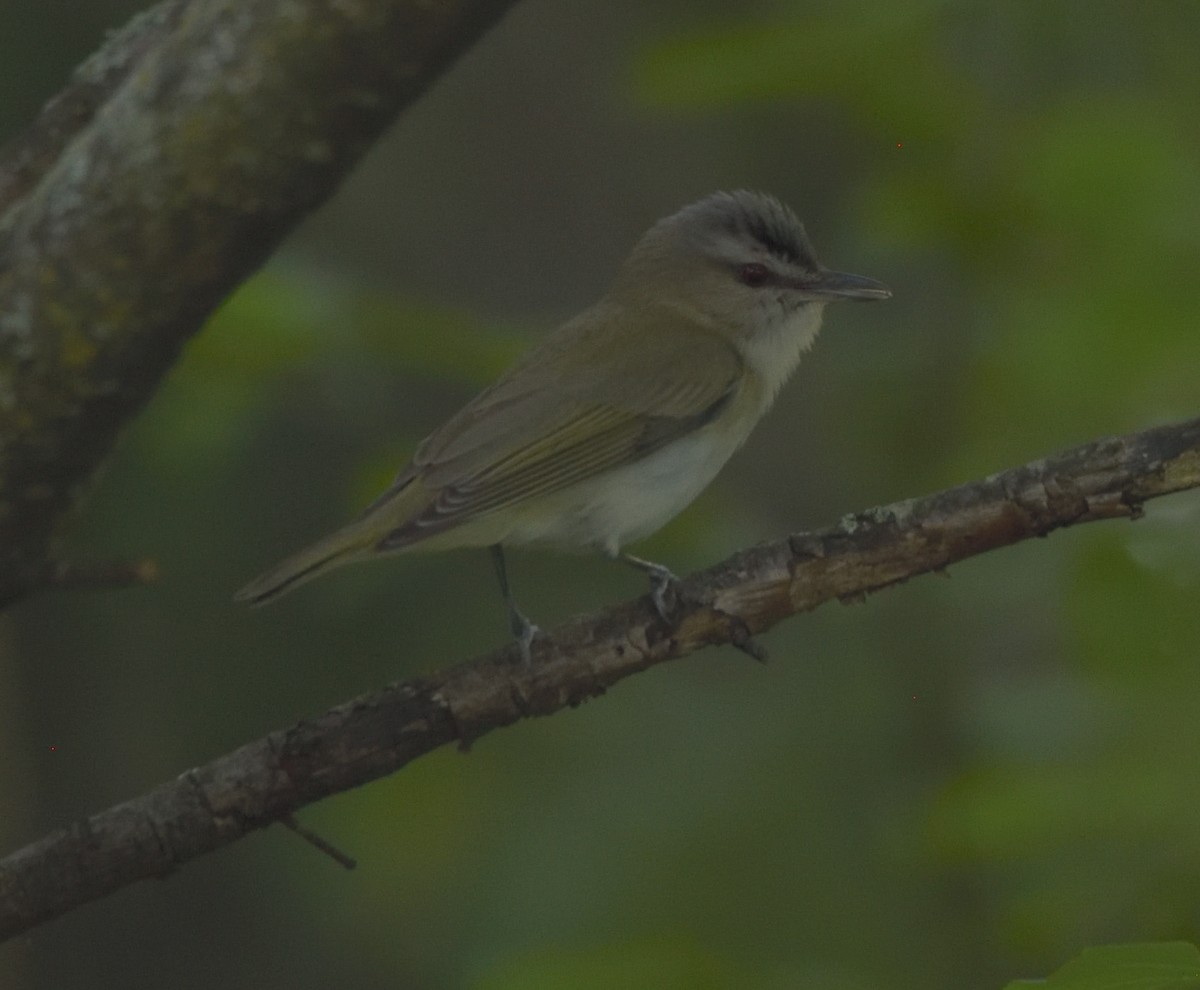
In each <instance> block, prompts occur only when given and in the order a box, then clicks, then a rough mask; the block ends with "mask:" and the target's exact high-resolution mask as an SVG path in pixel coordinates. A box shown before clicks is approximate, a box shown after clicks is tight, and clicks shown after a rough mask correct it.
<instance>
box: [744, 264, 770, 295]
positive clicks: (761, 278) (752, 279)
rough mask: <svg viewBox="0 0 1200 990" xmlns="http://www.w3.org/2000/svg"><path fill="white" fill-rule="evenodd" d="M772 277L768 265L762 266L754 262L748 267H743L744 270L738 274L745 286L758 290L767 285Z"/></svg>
mask: <svg viewBox="0 0 1200 990" xmlns="http://www.w3.org/2000/svg"><path fill="white" fill-rule="evenodd" d="M770 277H771V272H770V270H769V269H768V268H767V266H766V265H760V264H758V262H755V261H752V262H750V264H748V265H742V270H741V271H740V272H738V278H740V279H741V280H742V284H743V285H748V286H750V288H752V289H757V288H758V287H759V286H760V285H766V283H767V279H769V278H770Z"/></svg>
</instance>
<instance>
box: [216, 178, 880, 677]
mask: <svg viewBox="0 0 1200 990" xmlns="http://www.w3.org/2000/svg"><path fill="white" fill-rule="evenodd" d="M890 295H891V293H890V292H889V291H888V290H887V289H886V288H885V287H884V286H882V285H880V283H878V282H876V281H875V280H874V279H869V278H864V277H863V276H861V275H847V274H844V273H842V272H834V271H830V270H829V269H827V268H825V267H823V266H822V265H821V264H820V263H819V262H818V261H817V259H816V256H815V255H814V254H813V249H812V246H811V245H810V244H809V242H808V237H807V235H806V234H805V232H804V227H803V226H802V225H801V224H800V221H798V220H797V219H796V217H795V215H794V214H793V213H792V212H791V211H790V210H789V209H788V208H787V207H785V206H783V205H782V204H781V203H780V202H779V201H778V200H776V199H773V198H772V197H770V196H764V195H761V194H758V193H752V192H744V191H741V192H733V193H716V194H715V195H712V196H709V197H708V198H706V199H702V200H700V201H699V202H698V203H693V204H692V205H691V206H687V207H685V208H684V209H682V210H680V211H679V212H678V213H675V214H673V215H671V216H669V217H667V218H666V219H664V220H660V221H659V222H658V223H656V224H655V225H654V226H653V227H651V228H650V230H649V231H647V232H646V234H645V235H644V236H643V237H642V239H641V240H640V241H638V243H637V245H636V246H635V247H634V249H633V251H632V252H631V253H630V255H629V257H628V258H626V259H625V262H624V264H623V265H622V266H621V268H620V270H619V271H618V272H617V276H616V278H615V280H614V281H613V284H612V287H611V288H610V289H609V291H608V294H607V295H606V296H605V297H604V298H603V299H601V300H600V301H599V302H597V303H596V304H595V305H594V306H592V307H591V308H590V309H586V310H584V311H583V312H582V313H580V314H579V315H578V316H576V317H575V318H574V319H571V320H568V321H567V322H566V323H565V324H563V326H561V327H559V328H558V329H557V330H556V331H554V332H553V333H552V334H550V335H549V336H548V337H546V338H545V340H543V341H542V342H541V343H540V344H538V345H537V346H536V347H534V348H533V349H532V350H530V351H529V352H528V353H527V354H526V355H525V356H524V357H523V358H521V359H520V360H519V361H518V362H517V363H516V364H515V365H514V366H513V367H512V368H510V369H509V370H508V371H507V372H506V373H505V374H504V375H502V376H501V377H500V378H499V379H498V380H497V381H496V382H495V383H494V384H492V385H491V386H489V387H488V388H486V389H484V390H483V391H482V392H480V393H479V395H477V396H476V397H475V398H474V399H472V400H471V401H470V402H469V403H467V405H466V406H465V407H464V408H463V409H462V411H460V412H459V413H458V414H457V415H456V416H454V417H452V418H451V419H450V420H449V421H448V422H447V423H445V424H444V425H443V426H442V427H440V428H439V429H437V430H435V431H434V432H433V433H432V434H430V436H429V437H427V438H426V439H425V441H424V442H423V443H422V444H421V445H420V446H419V447H418V448H417V451H416V454H415V455H414V456H413V459H412V462H411V463H410V464H408V465H407V466H406V467H405V468H404V469H403V470H401V471H400V473H399V474H398V475H397V476H396V480H395V481H394V482H393V483H392V485H391V487H390V488H388V490H387V491H385V492H384V493H383V494H382V495H380V496H379V498H377V499H376V500H375V501H374V502H372V503H371V504H370V505H369V506H367V508H366V509H365V510H364V511H363V512H362V514H361V515H360V516H359V517H358V518H357V519H356V520H354V521H353V522H351V523H350V524H349V525H348V526H345V527H344V528H342V529H339V530H338V531H337V532H335V533H333V534H331V535H330V536H327V537H326V538H325V539H323V540H321V541H320V542H318V543H316V544H314V545H312V546H310V547H308V548H307V549H305V550H302V551H300V552H299V553H298V554H296V555H295V556H293V557H289V558H288V559H287V560H285V561H284V562H283V563H282V564H280V565H279V566H278V567H276V568H274V569H273V570H271V571H268V572H267V573H266V574H264V575H262V576H261V577H259V578H258V579H257V580H255V581H252V582H251V583H250V584H248V585H247V586H246V587H245V588H243V589H242V590H241V591H239V592H238V594H237V597H238V598H239V599H242V600H245V601H250V602H253V603H255V604H261V603H263V602H267V601H270V600H271V599H273V598H275V597H276V596H278V595H281V594H283V593H284V592H285V591H290V590H291V589H292V588H294V587H296V586H297V585H299V584H301V583H302V582H304V581H308V580H310V579H311V578H314V577H316V576H317V575H318V574H321V573H323V572H325V571H327V570H329V569H330V568H332V567H337V566H340V565H342V564H347V563H350V562H351V561H355V560H363V559H365V558H367V557H375V556H379V555H381V554H389V553H399V552H402V551H406V550H446V549H450V548H452V547H490V548H491V551H492V555H493V559H494V562H495V565H496V571H497V574H498V576H499V579H500V586H501V590H502V591H503V593H504V600H505V603H506V605H507V607H508V614H509V621H510V625H511V627H512V630H513V634H514V635H515V636H516V637H517V639H518V641H519V643H520V646H521V652H522V654H523V655H524V657H525V658H526V659H528V658H529V647H530V643H531V641H532V639H533V636H534V634H535V632H536V627H535V626H533V625H532V624H531V623H530V622H529V620H527V619H526V618H525V617H524V616H523V615H522V614H521V613H520V612H519V611H518V610H517V608H516V605H515V604H514V603H513V598H512V595H511V593H510V591H509V587H508V579H507V576H506V574H505V567H504V554H503V549H502V548H503V547H506V546H513V545H518V544H530V543H532V544H552V545H557V546H565V547H576V548H578V547H585V548H586V547H590V548H594V549H596V550H599V551H600V552H601V553H604V554H606V555H607V556H609V557H614V558H620V559H621V560H624V561H626V562H628V563H630V564H633V565H635V566H637V567H639V568H640V569H642V570H643V571H646V572H647V573H648V574H649V575H650V579H651V587H652V590H653V597H654V603H655V606H656V607H657V609H658V611H659V613H660V614H661V615H662V616H663V617H664V619H665V618H666V617H667V604H666V603H667V592H668V589H669V588H670V585H671V583H672V582H673V581H674V576H673V575H672V574H671V572H670V571H669V570H667V568H665V567H663V566H661V565H660V564H655V563H651V562H650V561H646V560H642V559H640V558H638V557H633V556H631V555H629V554H627V553H623V552H622V547H624V546H625V545H626V544H628V543H632V542H634V541H635V540H638V539H641V538H642V537H644V536H648V535H649V534H650V533H653V532H654V531H655V530H656V529H658V528H659V527H660V526H662V525H663V524H664V523H666V522H667V521H668V520H670V519H671V518H672V517H674V516H675V515H676V514H677V513H678V512H679V511H680V510H682V509H683V508H684V506H686V505H687V504H688V503H689V502H691V501H692V499H694V498H695V497H696V496H697V495H698V494H699V493H700V492H701V490H703V489H704V487H705V486H706V485H707V484H708V483H709V482H710V481H711V480H712V479H713V477H714V476H715V475H716V473H717V472H718V471H719V470H720V469H721V467H722V466H723V465H724V464H725V462H726V461H727V460H728V459H729V457H730V455H731V454H732V453H733V452H734V451H735V450H737V448H738V447H739V446H740V445H741V443H742V441H744V440H745V439H746V437H747V435H748V434H749V433H750V430H751V429H752V428H753V427H754V424H755V423H757V422H758V420H759V418H760V417H761V416H762V415H763V413H765V412H766V411H767V409H768V408H769V407H770V405H771V402H772V401H773V400H774V398H775V395H776V393H777V392H778V391H779V389H780V386H782V385H783V383H784V382H785V381H786V380H787V379H788V377H789V376H790V375H791V374H792V372H793V371H794V370H795V368H796V365H797V363H798V362H799V361H800V356H801V355H802V354H803V353H804V352H805V351H806V350H807V349H808V348H809V347H810V346H811V345H812V342H813V339H814V338H815V337H816V335H817V330H818V329H819V328H820V325H821V312H822V310H823V309H824V308H825V304H826V303H830V302H837V301H838V300H841V299H886V298H888V296H890Z"/></svg>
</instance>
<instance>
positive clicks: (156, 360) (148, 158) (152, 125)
mask: <svg viewBox="0 0 1200 990" xmlns="http://www.w3.org/2000/svg"><path fill="white" fill-rule="evenodd" d="M513 2H514V0H440V2H438V3H428V2H423V0H344V2H339V3H329V2H328V0H258V2H256V3H252V4H249V3H245V2H244V0H167V2H165V3H163V4H160V5H159V6H158V7H156V8H154V9H153V10H151V11H149V12H147V13H145V14H143V15H141V16H140V17H139V18H136V19H135V20H134V21H133V22H132V23H131V24H130V25H129V26H128V27H127V28H126V29H125V30H124V31H121V32H119V33H118V34H116V35H115V36H114V37H113V38H112V39H111V40H110V41H109V42H108V44H106V45H105V47H104V48H103V49H102V50H101V51H100V52H99V53H97V54H96V55H95V56H93V57H92V58H91V59H89V60H88V61H87V62H86V63H84V65H83V66H82V67H81V68H80V69H79V71H78V72H77V73H76V75H75V78H74V79H73V80H72V82H71V83H70V84H69V85H68V87H67V88H66V89H65V90H64V92H63V93H62V94H60V95H59V96H58V97H57V98H55V99H54V100H53V101H51V103H50V104H49V105H48V106H47V107H46V109H45V110H44V111H43V113H42V115H41V117H40V118H39V120H38V121H37V122H36V123H35V124H34V125H33V126H32V127H31V128H30V130H29V131H28V132H27V133H26V134H25V135H24V136H22V137H21V138H20V139H18V140H17V141H16V142H15V143H13V144H11V145H10V146H9V147H8V148H6V149H5V151H4V155H3V159H2V160H0V605H3V604H7V603H9V602H11V601H13V600H15V599H17V598H19V597H21V596H22V595H25V594H27V593H29V592H30V591H32V590H35V589H36V588H37V587H38V586H39V585H44V584H45V581H44V577H45V574H46V573H47V570H48V567H47V560H48V559H49V557H50V556H51V550H52V543H53V541H54V538H55V537H56V535H57V531H58V529H59V525H60V522H61V520H62V519H63V518H64V517H66V516H67V515H68V514H69V510H70V509H71V508H72V507H73V505H74V503H75V502H76V501H77V499H78V495H79V493H80V491H81V490H82V488H83V487H84V485H85V483H86V482H87V480H88V479H89V478H90V477H91V475H92V474H93V472H94V471H95V469H96V468H97V467H98V466H99V464H100V463H101V462H102V460H103V459H104V457H105V456H106V455H107V454H108V452H109V450H110V449H111V448H112V445H113V443H114V441H115V439H116V437H117V435H118V432H119V431H120V429H121V427H122V426H123V425H124V424H125V423H126V422H127V421H128V420H130V419H131V418H132V417H133V416H134V415H135V414H136V413H137V412H138V410H140V409H141V407H142V406H143V405H144V404H145V403H146V401H147V400H148V399H149V398H150V396H151V395H152V394H153V392H154V390H155V389H156V388H157V386H158V383H159V382H160V380H161V379H162V377H163V375H164V374H165V373H166V371H167V370H168V369H169V368H170V366H171V365H172V363H173V362H174V361H175V359H176V357H177V356H178V354H179V351H180V348H181V347H182V346H183V344H184V343H185V342H186V341H187V339H188V338H189V337H190V336H191V335H192V334H193V333H195V332H196V330H197V329H198V328H199V327H200V325H201V324H202V323H203V321H204V319H205V318H206V317H207V316H208V315H209V313H211V312H212V311H213V309H215V308H216V306H217V305H218V304H219V303H220V302H221V300H222V299H223V298H224V297H225V295H226V294H227V293H228V292H229V291H230V290H231V289H232V288H233V287H234V286H235V285H236V284H237V283H238V282H240V281H241V280H242V279H243V278H245V277H246V276H247V275H249V274H250V273H251V272H253V271H254V270H255V269H256V268H257V267H258V266H259V265H260V264H261V263H262V262H263V261H264V260H265V259H266V257H267V256H268V255H269V254H270V252H271V250H272V249H273V248H274V247H275V246H276V245H277V244H278V243H279V241H280V240H281V239H282V237H283V236H284V235H285V234H286V233H287V232H288V231H289V230H290V229H291V228H292V227H293V226H294V225H295V224H296V223H297V222H298V221H299V220H300V219H301V218H302V217H303V216H304V215H305V214H306V213H307V212H308V211H309V210H311V209H312V208H313V207H315V206H317V205H318V204H319V203H321V202H322V200H324V199H325V198H327V197H328V196H329V195H330V194H331V193H332V192H333V191H334V189H335V188H336V187H337V185H338V183H339V182H340V181H341V180H342V178H343V177H344V176H345V175H346V173H347V172H348V171H349V170H350V168H351V167H352V166H353V165H354V163H355V162H356V161H357V160H358V158H359V157H360V156H361V155H362V153H363V152H364V151H365V150H366V149H367V147H368V146H369V145H370V144H371V142H372V141H374V139H375V138H376V137H378V135H379V134H380V133H381V131H382V130H383V129H384V127H386V126H387V124H388V123H390V122H391V121H392V120H393V119H394V118H395V116H396V115H397V113H399V111H400V110H401V109H402V108H403V107H405V106H407V105H408V104H409V103H411V102H412V101H413V100H415V99H416V98H417V96H419V95H420V94H421V93H422V92H423V91H424V89H425V88H426V87H427V86H428V85H429V83H430V82H431V81H432V80H433V79H434V78H436V77H437V76H438V75H439V74H440V73H441V71H442V70H443V69H444V68H446V66H447V65H448V64H449V63H450V62H451V61H452V60H453V59H454V58H455V57H456V56H457V55H458V54H459V53H460V52H462V51H463V50H464V49H465V48H466V47H468V45H470V43H471V42H472V41H474V40H475V39H476V38H477V37H478V36H479V35H481V34H482V33H483V32H484V30H486V28H488V27H489V26H490V25H491V24H492V23H494V22H495V21H496V20H497V19H498V18H499V17H500V15H501V14H502V13H503V12H504V10H506V9H507V8H508V7H509V6H510V5H511V4H512V3H513Z"/></svg>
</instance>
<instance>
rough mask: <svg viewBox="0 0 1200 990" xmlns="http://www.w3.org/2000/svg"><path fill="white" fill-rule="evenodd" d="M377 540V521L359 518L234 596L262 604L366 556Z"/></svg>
mask: <svg viewBox="0 0 1200 990" xmlns="http://www.w3.org/2000/svg"><path fill="white" fill-rule="evenodd" d="M378 540H379V526H378V522H377V521H375V520H372V519H369V518H363V519H358V520H356V521H354V522H352V523H351V524H350V525H349V526H343V527H342V528H341V529H339V530H337V531H336V532H334V533H330V534H329V535H328V536H327V537H325V538H324V539H323V540H318V541H317V542H316V543H314V544H312V546H308V547H305V548H304V549H303V550H301V551H300V552H299V553H295V554H293V555H292V556H290V557H288V558H287V560H285V561H283V562H282V563H280V564H277V565H276V566H275V567H272V568H271V569H270V570H269V571H267V572H266V573H265V574H260V575H259V576H258V577H256V578H255V579H254V580H253V581H251V582H250V583H249V584H248V585H246V587H244V588H242V589H241V590H240V591H239V592H238V593H237V594H236V595H234V596H233V597H234V599H235V600H236V601H239V602H249V603H250V604H251V605H265V604H266V603H267V602H270V601H274V600H275V599H276V598H278V597H279V596H280V595H283V594H286V593H287V592H289V591H291V590H292V589H293V588H297V587H299V586H300V585H302V584H304V582H305V581H311V580H312V579H313V578H315V577H316V576H317V575H319V574H324V573H325V572H326V571H328V570H330V569H332V568H334V567H340V566H341V565H342V564H348V563H350V561H352V560H356V559H358V558H359V557H362V556H365V555H366V554H367V553H368V552H370V550H371V548H372V547H373V546H374V544H375V543H377V542H378Z"/></svg>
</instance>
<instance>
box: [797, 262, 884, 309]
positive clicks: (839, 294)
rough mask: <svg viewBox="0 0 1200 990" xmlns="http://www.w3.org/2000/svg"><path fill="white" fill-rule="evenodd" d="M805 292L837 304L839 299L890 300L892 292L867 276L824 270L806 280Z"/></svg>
mask: <svg viewBox="0 0 1200 990" xmlns="http://www.w3.org/2000/svg"><path fill="white" fill-rule="evenodd" d="M804 292H805V293H806V294H807V295H809V296H810V297H811V298H812V299H816V300H821V301H823V302H837V301H838V300H839V299H862V300H865V301H870V300H872V299H890V298H891V295H892V290H891V289H889V288H888V287H887V286H886V285H884V284H883V283H882V282H876V281H875V279H873V278H867V277H866V276H865V275H851V274H850V273H849V272H831V271H829V270H828V269H822V270H821V271H820V272H818V273H817V274H816V275H815V276H813V277H812V278H811V279H806V280H805V284H804Z"/></svg>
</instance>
